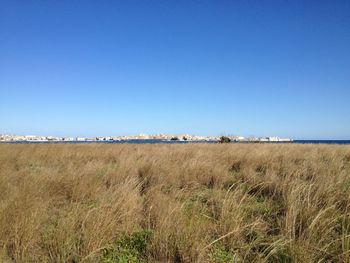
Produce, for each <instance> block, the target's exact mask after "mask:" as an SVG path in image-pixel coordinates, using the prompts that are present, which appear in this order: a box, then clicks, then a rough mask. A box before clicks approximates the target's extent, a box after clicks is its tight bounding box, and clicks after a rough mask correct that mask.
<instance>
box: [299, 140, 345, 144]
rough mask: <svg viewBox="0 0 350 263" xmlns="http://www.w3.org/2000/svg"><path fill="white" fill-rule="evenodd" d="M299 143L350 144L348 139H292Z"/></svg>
mask: <svg viewBox="0 0 350 263" xmlns="http://www.w3.org/2000/svg"><path fill="white" fill-rule="evenodd" d="M294 143H301V144H350V140H294Z"/></svg>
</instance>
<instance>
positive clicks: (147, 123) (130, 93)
mask: <svg viewBox="0 0 350 263" xmlns="http://www.w3.org/2000/svg"><path fill="white" fill-rule="evenodd" d="M0 95H1V96H0V133H15V134H39V135H62V136H95V135H125V134H138V133H141V132H142V133H190V134H202V135H221V134H237V135H245V136H249V135H255V136H267V135H277V136H287V137H292V138H295V139H298V138H299V139H350V1H348V0H344V1H298V0H296V1H291V0H290V1H279V0H278V1H277V0H276V1H268V0H267V1H261V0H256V1H250V0H242V1H231V0H230V1H214V0H212V1H206V0H193V1H191V0H179V1H178V0H177V1H165V0H159V1H155V0H142V1H141V0H140V1H132V0H131V1H129V0H128V1H126V0H125V1H107V0H105V1H104V0H103V1H100V0H95V1H87V0H84V1H83V0H80V1H79V0H73V1H71V0H69V1H68V0H67V1H65V0H52V1H47V0H43V1H29V0H28V1H16V0H2V1H0Z"/></svg>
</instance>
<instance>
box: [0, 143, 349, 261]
mask: <svg viewBox="0 0 350 263" xmlns="http://www.w3.org/2000/svg"><path fill="white" fill-rule="evenodd" d="M0 261H2V262H72V263H73V262H104V263H107V262H108V263H112V262H350V147H349V146H317V145H256V144H254V145H244V144H227V145H208V144H205V145H204V144H194V145H106V144H103V145H101V144H100V145H97V144H89V145H68V144H64V145H4V144H3V145H0Z"/></svg>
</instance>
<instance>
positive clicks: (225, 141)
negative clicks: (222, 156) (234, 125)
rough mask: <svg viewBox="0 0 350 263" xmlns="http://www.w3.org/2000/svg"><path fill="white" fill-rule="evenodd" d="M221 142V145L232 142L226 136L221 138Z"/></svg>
mask: <svg viewBox="0 0 350 263" xmlns="http://www.w3.org/2000/svg"><path fill="white" fill-rule="evenodd" d="M219 142H220V143H229V142H231V139H230V138H229V137H226V136H221V137H220V140H219Z"/></svg>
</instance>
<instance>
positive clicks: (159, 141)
mask: <svg viewBox="0 0 350 263" xmlns="http://www.w3.org/2000/svg"><path fill="white" fill-rule="evenodd" d="M0 143H10V144H77V143H105V144H188V143H192V144H195V143H217V142H216V141H205V142H201V141H195V142H193V141H192V142H191V141H165V140H124V141H60V142H57V141H52V142H35V141H33V142H0ZM234 143H248V142H234ZM268 143H269V144H271V143H272V144H286V143H287V144H289V143H290V142H268ZM292 143H293V144H296V143H297V144H340V145H345V144H348V145H350V140H294V141H293V142H292Z"/></svg>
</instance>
